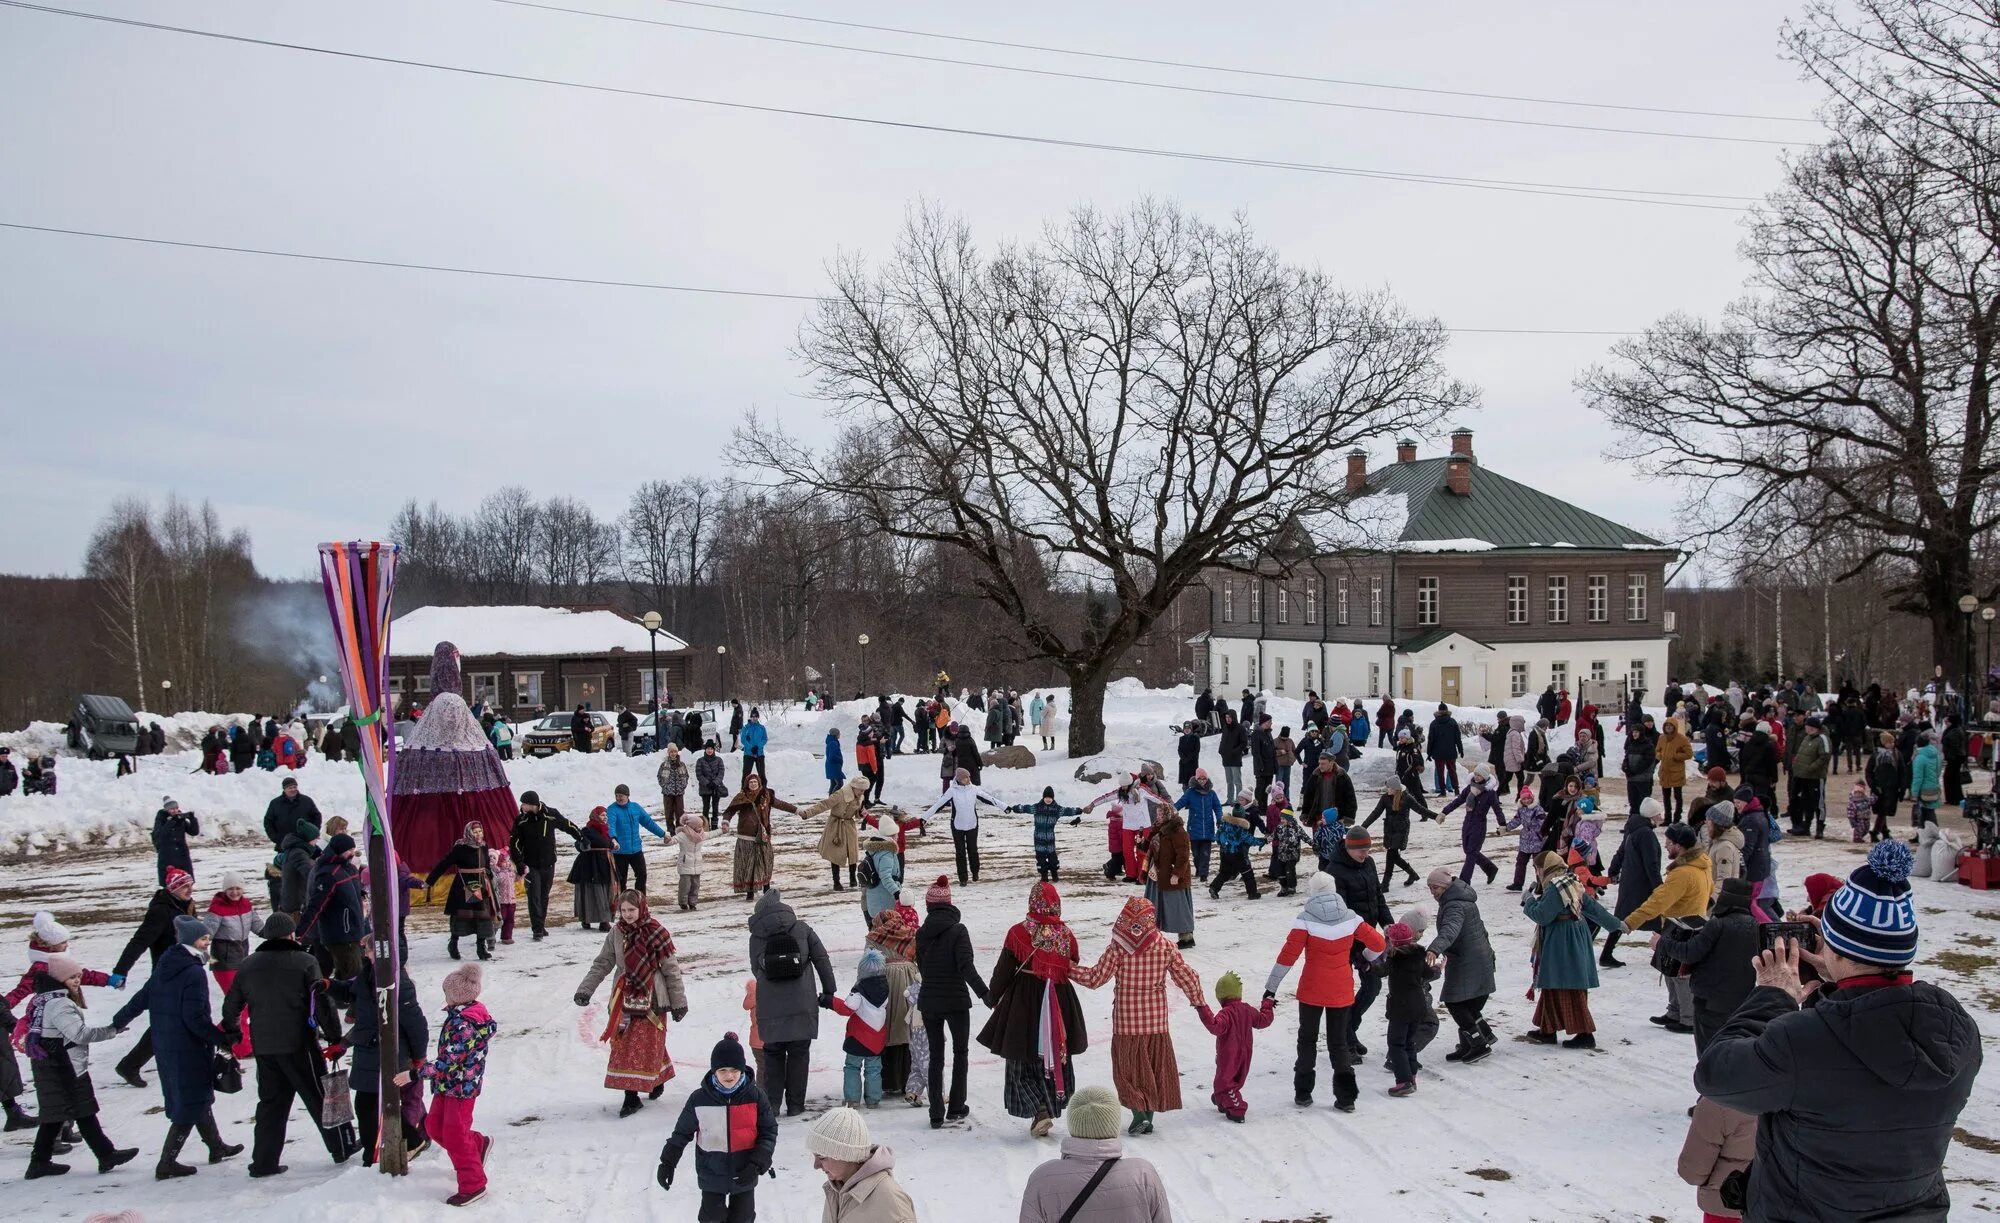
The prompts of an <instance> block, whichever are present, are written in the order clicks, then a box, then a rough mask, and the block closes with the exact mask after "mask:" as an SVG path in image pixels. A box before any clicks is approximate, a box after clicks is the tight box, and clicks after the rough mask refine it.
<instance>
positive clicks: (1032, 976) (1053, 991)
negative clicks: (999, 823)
mask: <svg viewBox="0 0 2000 1223" xmlns="http://www.w3.org/2000/svg"><path fill="white" fill-rule="evenodd" d="M884 916H885V917H886V916H889V915H888V914H884ZM1077 959H1078V953H1077V945H1076V935H1074V934H1072V933H1071V932H1070V928H1069V927H1068V926H1067V925H1065V924H1063V919H1062V896H1061V895H1060V894H1059V893H1057V891H1056V886H1055V884H1053V883H1047V882H1042V883H1037V884H1035V886H1034V888H1033V890H1031V891H1030V892H1029V893H1028V915H1027V917H1026V918H1025V919H1024V920H1022V921H1020V922H1018V923H1016V924H1015V925H1014V926H1013V928H1012V929H1010V930H1008V931H1007V938H1006V941H1004V942H1003V943H1002V944H1001V945H1000V960H999V962H998V963H996V964H995V965H994V966H993V975H992V976H990V977H988V978H987V990H986V993H987V997H989V998H991V999H992V1000H993V1015H992V1018H990V1019H988V1020H987V1021H986V1026H985V1028H983V1029H982V1030H981V1031H980V1033H979V1043H980V1044H982V1045H984V1046H986V1047H987V1048H988V1049H990V1050H992V1051H993V1052H994V1053H997V1054H999V1055H1000V1056H1001V1057H1003V1058H1005V1059H1006V1061H1007V1087H1006V1105H1007V1115H1008V1116H1010V1117H1024V1118H1027V1119H1029V1120H1030V1121H1032V1122H1033V1124H1032V1126H1031V1127H1030V1129H1029V1132H1030V1133H1032V1134H1033V1135H1034V1136H1035V1137H1037V1138H1041V1137H1043V1136H1045V1135H1047V1134H1048V1132H1049V1131H1050V1130H1051V1129H1052V1128H1054V1126H1055V1119H1056V1118H1057V1117H1060V1116H1061V1115H1062V1112H1063V1108H1064V1107H1065V1106H1066V1105H1067V1104H1068V1102H1069V1095H1070V1093H1071V1092H1072V1091H1074V1090H1075V1089H1076V1074H1075V1071H1074V1070H1073V1069H1072V1068H1071V1066H1070V1059H1071V1058H1074V1057H1076V1056H1077V1055H1079V1054H1081V1053H1082V1052H1083V1051H1084V1050H1085V1049H1087V1048H1089V1047H1090V1034H1089V1032H1088V1031H1087V1030H1086V1029H1085V1027H1084V1021H1083V1008H1082V1007H1081V1006H1079V1005H1078V1004H1077V1000H1076V987H1075V986H1072V985H1071V984H1070V983H1069V976H1070V972H1071V970H1072V969H1073V968H1074V967H1075V965H1076V963H1077Z"/></svg>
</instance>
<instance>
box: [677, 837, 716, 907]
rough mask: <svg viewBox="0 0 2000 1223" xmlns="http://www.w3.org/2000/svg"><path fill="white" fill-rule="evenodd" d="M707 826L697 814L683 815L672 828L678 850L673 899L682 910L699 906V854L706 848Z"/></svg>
mask: <svg viewBox="0 0 2000 1223" xmlns="http://www.w3.org/2000/svg"><path fill="white" fill-rule="evenodd" d="M707 841H708V827H707V825H705V824H703V823H702V819H701V817H700V816H698V815H684V816H682V817H681V822H680V826H679V827H677V828H675V829H674V839H673V846H674V848H675V849H677V850H679V851H680V891H679V892H678V893H676V895H675V900H676V901H677V902H678V903H679V905H680V907H681V909H682V910H683V911H686V910H689V909H699V908H700V907H701V854H702V851H703V850H704V849H706V848H707V847H708V846H707Z"/></svg>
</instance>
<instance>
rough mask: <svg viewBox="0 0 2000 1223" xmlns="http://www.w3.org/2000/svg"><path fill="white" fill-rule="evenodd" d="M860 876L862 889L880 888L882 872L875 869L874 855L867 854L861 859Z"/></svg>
mask: <svg viewBox="0 0 2000 1223" xmlns="http://www.w3.org/2000/svg"><path fill="white" fill-rule="evenodd" d="M860 876H861V886H862V887H865V888H878V887H881V886H882V872H881V871H878V870H876V869H875V855H874V854H869V855H868V856H866V857H864V858H862V859H861V870H860Z"/></svg>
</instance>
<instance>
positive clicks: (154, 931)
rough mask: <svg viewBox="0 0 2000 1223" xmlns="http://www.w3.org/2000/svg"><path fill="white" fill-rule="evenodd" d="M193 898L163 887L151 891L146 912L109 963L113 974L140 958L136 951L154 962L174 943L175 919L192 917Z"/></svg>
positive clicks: (127, 970) (129, 970)
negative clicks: (149, 957)
mask: <svg viewBox="0 0 2000 1223" xmlns="http://www.w3.org/2000/svg"><path fill="white" fill-rule="evenodd" d="M193 916H194V901H193V899H191V898H190V899H189V900H187V901H185V902H183V901H182V900H180V899H179V898H178V897H176V896H175V895H174V894H173V893H172V892H169V891H168V890H167V889H165V888H160V889H159V890H158V891H155V892H154V893H153V899H152V900H150V901H148V902H147V904H146V915H145V916H144V917H142V918H140V919H139V928H138V929H137V930H134V931H133V932H132V937H131V938H130V939H128V940H126V943H125V950H123V951H121V952H119V953H118V962H117V963H116V964H114V965H112V966H111V971H112V974H113V975H115V976H120V977H122V976H124V975H125V974H126V973H128V972H131V971H132V966H133V965H134V964H137V963H138V962H139V953H140V952H145V953H146V954H147V955H149V956H151V957H152V962H153V964H154V965H155V966H157V965H158V964H159V962H160V957H161V956H162V955H163V954H165V953H166V950H167V948H169V947H171V946H173V945H174V942H175V939H174V919H175V918H176V917H193Z"/></svg>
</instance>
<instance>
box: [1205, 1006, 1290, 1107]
mask: <svg viewBox="0 0 2000 1223" xmlns="http://www.w3.org/2000/svg"><path fill="white" fill-rule="evenodd" d="M1215 1001H1216V1005H1217V1007H1218V1009H1216V1010H1213V1011H1211V1010H1209V1009H1208V1007H1207V1006H1206V1005H1203V1006H1200V1007H1197V1008H1196V1012H1197V1013H1198V1014H1199V1015H1200V1016H1201V1022H1202V1026H1204V1027H1206V1028H1207V1029H1208V1030H1209V1032H1210V1033H1212V1034H1213V1035H1214V1036H1215V1090H1214V1091H1213V1092H1212V1093H1210V1094H1209V1097H1208V1100H1209V1103H1211V1104H1213V1105H1215V1107H1216V1108H1218V1109H1220V1110H1221V1111H1222V1115H1223V1116H1225V1117H1227V1118H1229V1119H1230V1120H1231V1121H1235V1122H1239V1123H1240V1122H1241V1121H1242V1120H1243V1118H1244V1115H1245V1114H1247V1113H1248V1112H1249V1111H1250V1105H1249V1104H1248V1103H1246V1102H1245V1101H1244V1099H1243V1082H1244V1080H1245V1079H1247V1078H1249V1077H1250V1054H1251V1052H1252V1050H1253V1049H1254V1047H1255V1044H1256V1038H1255V1037H1253V1036H1252V1035H1251V1034H1250V1033H1251V1032H1252V1031H1253V1030H1254V1029H1257V1028H1268V1027H1270V1026H1271V1020H1273V1019H1274V1018H1276V1017H1277V1013H1276V1011H1275V1009H1274V1008H1275V1007H1276V1000H1275V999H1272V998H1265V999H1264V1005H1263V1006H1262V1007H1252V1006H1251V1005H1250V1004H1249V1003H1247V1002H1245V1001H1243V978H1241V977H1239V976H1237V975H1236V974H1235V973H1233V972H1226V973H1223V974H1222V976H1221V977H1220V978H1219V979H1217V981H1216V982H1215Z"/></svg>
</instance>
